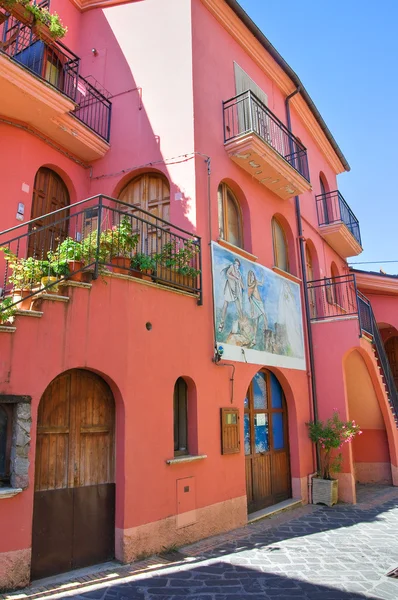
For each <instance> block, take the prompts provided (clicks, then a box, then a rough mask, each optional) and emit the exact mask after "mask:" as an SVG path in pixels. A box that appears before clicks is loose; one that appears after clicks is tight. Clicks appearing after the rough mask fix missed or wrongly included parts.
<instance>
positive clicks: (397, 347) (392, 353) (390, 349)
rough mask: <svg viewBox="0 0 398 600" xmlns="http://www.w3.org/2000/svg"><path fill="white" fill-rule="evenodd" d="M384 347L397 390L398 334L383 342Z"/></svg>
mask: <svg viewBox="0 0 398 600" xmlns="http://www.w3.org/2000/svg"><path fill="white" fill-rule="evenodd" d="M385 349H386V353H387V357H388V362H389V363H390V367H391V371H392V374H393V377H394V381H395V387H396V388H397V390H398V336H394V337H392V338H390V339H389V340H388V341H387V342H386V343H385Z"/></svg>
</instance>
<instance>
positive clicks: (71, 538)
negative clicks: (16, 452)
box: [32, 369, 115, 579]
mask: <svg viewBox="0 0 398 600" xmlns="http://www.w3.org/2000/svg"><path fill="white" fill-rule="evenodd" d="M114 441H115V402H114V398H113V394H112V392H111V390H110V388H109V386H108V384H107V383H106V382H105V381H104V380H103V379H102V378H101V377H99V376H98V375H97V374H95V373H93V372H91V371H87V370H83V369H72V370H70V371H66V372H64V373H62V374H61V375H59V376H58V377H56V378H55V379H54V380H53V381H52V382H51V383H50V384H49V386H48V387H47V389H46V390H45V392H44V394H43V396H42V398H41V400H40V404H39V409H38V418H37V441H36V461H35V493H34V510H33V532H32V578H34V579H36V578H40V577H46V576H49V575H54V574H56V573H61V572H64V571H68V570H71V569H74V568H80V567H83V566H88V565H91V564H95V563H99V562H103V561H106V560H109V559H112V558H113V557H114V553H115V472H114V471H115V449H114V447H115V443H114Z"/></svg>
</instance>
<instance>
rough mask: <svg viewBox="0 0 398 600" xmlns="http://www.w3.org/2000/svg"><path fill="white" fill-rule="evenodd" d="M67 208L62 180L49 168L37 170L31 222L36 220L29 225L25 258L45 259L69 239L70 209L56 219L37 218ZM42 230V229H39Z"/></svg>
mask: <svg viewBox="0 0 398 600" xmlns="http://www.w3.org/2000/svg"><path fill="white" fill-rule="evenodd" d="M69 205H70V196H69V191H68V188H67V186H66V184H65V182H64V180H63V179H62V177H61V176H60V175H59V174H58V173H56V172H55V171H54V170H53V169H50V168H49V167H40V169H39V170H38V171H37V173H36V176H35V181H34V185H33V197H32V208H31V213H30V219H31V220H32V219H37V220H36V221H35V223H33V224H32V225H30V226H29V233H30V236H29V241H28V256H34V257H36V258H39V259H45V258H47V252H48V251H49V250H53V249H54V248H55V247H56V246H57V245H58V244H59V243H60V242H62V241H63V240H64V239H65V238H66V237H67V236H68V218H67V217H68V215H69V210H65V211H63V212H62V213H60V214H58V215H56V216H51V215H50V216H48V217H46V218H43V219H41V218H40V217H42V216H43V215H47V214H49V213H52V212H54V211H56V210H59V209H62V208H67V207H68V206H69ZM52 223H54V225H52ZM42 227H45V229H44V230H41V228H42ZM36 230H38V231H36Z"/></svg>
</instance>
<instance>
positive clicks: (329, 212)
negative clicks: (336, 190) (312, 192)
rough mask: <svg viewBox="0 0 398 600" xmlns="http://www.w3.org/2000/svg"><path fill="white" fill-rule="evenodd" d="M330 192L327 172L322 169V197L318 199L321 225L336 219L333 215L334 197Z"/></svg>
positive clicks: (320, 190) (320, 189) (320, 188)
mask: <svg viewBox="0 0 398 600" xmlns="http://www.w3.org/2000/svg"><path fill="white" fill-rule="evenodd" d="M329 192H330V187H329V184H328V181H327V179H326V176H325V174H324V173H322V171H321V172H320V173H319V194H320V195H321V197H320V198H318V199H317V213H318V221H319V224H320V225H327V224H328V223H332V222H333V221H334V220H335V219H334V217H333V214H334V210H333V199H332V198H331V195H330V193H329Z"/></svg>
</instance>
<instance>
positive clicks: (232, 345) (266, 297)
mask: <svg viewBox="0 0 398 600" xmlns="http://www.w3.org/2000/svg"><path fill="white" fill-rule="evenodd" d="M212 258H213V293H214V307H215V321H216V342H217V345H222V346H223V348H224V358H226V359H229V360H237V361H243V362H244V361H246V362H249V363H254V364H259V365H270V366H281V367H286V368H292V369H305V359H304V341H303V340H304V338H303V323H302V312H301V300H300V287H299V285H298V284H297V283H295V282H293V281H290V280H289V279H286V278H285V277H282V276H280V275H277V274H276V273H274V272H273V271H271V270H270V269H267V268H266V267H264V266H262V265H259V264H257V263H254V262H251V261H249V260H247V259H245V258H242V257H241V256H238V255H237V254H235V253H234V252H231V251H230V250H227V249H226V248H223V247H222V246H219V245H218V244H216V243H214V242H213V243H212Z"/></svg>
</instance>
